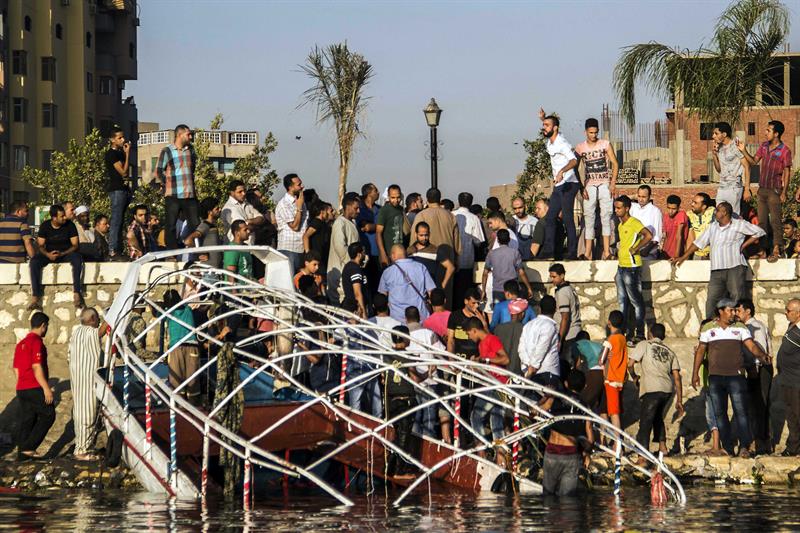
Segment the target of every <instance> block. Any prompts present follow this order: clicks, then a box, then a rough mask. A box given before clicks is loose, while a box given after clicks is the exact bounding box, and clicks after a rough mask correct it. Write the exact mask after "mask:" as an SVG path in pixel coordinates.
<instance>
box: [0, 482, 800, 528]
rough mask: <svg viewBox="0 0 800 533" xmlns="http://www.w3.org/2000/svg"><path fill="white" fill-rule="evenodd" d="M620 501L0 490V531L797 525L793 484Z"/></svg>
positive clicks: (632, 495) (638, 495)
mask: <svg viewBox="0 0 800 533" xmlns="http://www.w3.org/2000/svg"><path fill="white" fill-rule="evenodd" d="M623 492H624V493H623V495H622V496H621V497H620V500H619V503H616V501H615V499H614V496H613V495H612V494H611V492H610V491H608V490H606V489H600V490H595V491H594V492H592V493H591V494H588V495H585V496H582V497H578V498H568V499H560V500H559V499H543V498H541V497H533V496H530V497H528V496H525V497H518V498H514V497H506V496H501V495H485V496H480V497H475V496H467V495H463V494H434V495H432V501H429V500H428V498H427V497H423V496H419V497H417V499H416V500H414V501H409V502H408V505H405V506H403V507H401V508H399V509H395V508H393V507H391V506H390V505H388V506H387V505H386V503H385V502H386V500H385V498H384V497H383V495H382V494H381V495H380V496H372V497H370V498H367V497H358V496H357V497H356V505H355V506H353V507H342V506H334V505H331V501H330V500H329V499H327V498H324V497H319V498H316V497H292V499H291V500H290V501H284V500H282V499H277V500H271V501H267V502H258V503H257V504H256V506H255V508H254V509H253V510H252V511H249V512H244V511H242V510H241V509H239V508H235V507H232V508H226V507H225V506H224V505H218V504H217V505H209V506H208V507H206V508H204V507H203V506H202V505H201V504H200V503H194V502H189V503H187V502H171V501H169V500H165V499H164V498H161V497H158V496H154V495H152V494H147V493H119V492H106V493H87V492H74V491H73V492H51V493H45V494H44V495H42V496H40V497H16V496H13V497H12V496H4V497H0V529H2V530H12V531H38V530H48V531H66V530H70V531H96V532H104V531H111V530H117V531H139V532H144V531H271V532H278V531H314V532H316V531H341V530H350V531H386V530H389V529H392V530H395V531H412V530H416V531H419V530H421V531H447V532H448V533H457V532H461V531H535V530H546V531H559V530H560V531H573V530H581V531H586V530H598V531H600V530H602V531H607V530H616V529H639V530H642V529H643V530H650V529H655V530H671V531H702V530H706V531H707V530H710V529H720V528H730V529H733V530H739V531H748V530H754V529H755V528H758V529H759V530H761V531H775V530H798V529H800V514H798V512H797V509H798V502H799V501H800V500H799V498H800V489H787V488H757V487H738V486H736V487H731V486H707V485H706V486H695V487H687V489H686V493H687V497H688V504H687V505H686V506H684V507H681V506H679V505H677V504H668V505H666V506H663V507H657V506H653V505H651V504H650V501H649V493H648V490H647V489H646V488H644V487H634V488H627V489H623Z"/></svg>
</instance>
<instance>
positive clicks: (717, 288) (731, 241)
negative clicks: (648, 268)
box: [670, 202, 766, 318]
mask: <svg viewBox="0 0 800 533" xmlns="http://www.w3.org/2000/svg"><path fill="white" fill-rule="evenodd" d="M732 215H733V206H731V204H729V203H728V202H721V203H720V204H719V205H718V206H717V209H716V210H715V211H714V217H715V219H716V220H715V221H714V222H713V223H712V224H711V225H710V226H709V227H708V229H707V230H705V231H704V232H703V233H702V234H701V235H700V236H699V237H698V238H697V239H695V241H694V242H693V243H692V244H691V245H690V246H689V248H688V249H687V250H686V253H684V254H683V255H682V256H680V257H677V258H673V259H670V262H672V263H675V264H676V265H678V266H680V265H681V264H682V263H683V262H684V261H686V259H687V258H688V257H689V256H690V255H692V254H693V253H694V252H696V251H697V250H700V249H702V248H705V247H706V246H709V245H710V246H711V277H710V278H709V280H708V297H707V298H706V318H713V317H714V311H715V309H714V305H715V304H716V302H718V301H719V300H720V299H722V298H725V297H727V298H730V299H732V300H734V301H738V300H740V299H741V298H745V297H746V294H745V278H746V276H747V269H748V268H750V265H749V264H748V263H747V259H745V257H744V254H743V251H744V250H745V249H747V247H748V246H750V245H751V244H753V243H755V242H757V241H758V239H759V238H761V237H763V236H764V235H766V233H765V232H764V230H763V229H761V228H759V227H758V226H756V225H753V224H750V223H749V222H746V221H745V220H744V219H741V218H735V219H734V218H732Z"/></svg>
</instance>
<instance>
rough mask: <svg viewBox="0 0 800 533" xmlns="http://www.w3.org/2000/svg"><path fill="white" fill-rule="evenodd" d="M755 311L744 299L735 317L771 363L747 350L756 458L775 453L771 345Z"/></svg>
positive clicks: (750, 410) (746, 359)
mask: <svg viewBox="0 0 800 533" xmlns="http://www.w3.org/2000/svg"><path fill="white" fill-rule="evenodd" d="M755 314H756V308H755V305H754V304H753V300H750V299H748V298H743V299H741V300H739V301H738V302H736V318H738V319H739V322H742V323H743V324H744V325H745V326H746V327H747V330H748V331H749V332H750V335H752V336H753V341H754V342H755V343H756V344H757V345H758V347H759V348H761V349H762V350H763V351H764V353H765V354H767V356H769V363H763V362H762V361H760V360H758V359H757V358H756V356H755V355H753V353H752V352H750V350H748V349H747V348H744V354H745V365H746V368H747V392H748V394H747V397H748V399H749V402H748V403H749V405H748V407H749V409H748V412H749V413H750V417H749V419H750V431H751V433H752V434H753V439H754V443H755V450H753V451H754V452H755V454H756V455H769V454H771V453H772V452H773V451H774V450H773V446H772V436H771V431H770V425H771V424H770V417H769V411H770V405H771V402H770V390H771V389H772V375H773V368H772V342H771V341H770V338H769V337H770V333H769V330H768V329H767V326H766V325H765V324H764V323H763V322H761V321H760V320H758V319H756V317H755Z"/></svg>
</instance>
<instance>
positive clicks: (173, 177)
mask: <svg viewBox="0 0 800 533" xmlns="http://www.w3.org/2000/svg"><path fill="white" fill-rule="evenodd" d="M196 162H197V154H195V151H194V147H193V146H192V130H190V129H189V126H187V125H186V124H180V125H178V126H177V127H176V128H175V141H174V142H173V143H172V144H170V145H168V146H165V147H164V148H163V149H162V150H161V155H160V156H159V158H158V165H157V166H156V176H157V178H158V183H159V185H161V192H162V193H163V194H164V207H165V209H166V212H167V214H166V222H165V223H164V224H165V225H164V230H165V231H164V238H165V241H166V243H165V244H166V245H167V249H169V250H174V249H175V248H177V247H178V239H177V236H176V235H175V223H176V222H177V220H178V213H180V212H181V211H182V212H183V216H184V218H185V219H186V220H187V222H188V223H189V228H191V229H192V230H194V228H196V227H197V225H198V224H199V223H200V219H199V218H198V206H197V192H196V189H195V185H194V169H195V164H196Z"/></svg>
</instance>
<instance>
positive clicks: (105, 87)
mask: <svg viewBox="0 0 800 533" xmlns="http://www.w3.org/2000/svg"><path fill="white" fill-rule="evenodd" d="M113 91H114V78H112V77H111V76H100V94H111V93H112V92H113Z"/></svg>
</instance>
